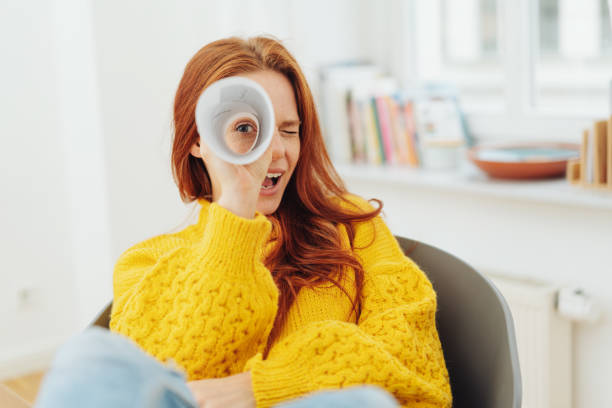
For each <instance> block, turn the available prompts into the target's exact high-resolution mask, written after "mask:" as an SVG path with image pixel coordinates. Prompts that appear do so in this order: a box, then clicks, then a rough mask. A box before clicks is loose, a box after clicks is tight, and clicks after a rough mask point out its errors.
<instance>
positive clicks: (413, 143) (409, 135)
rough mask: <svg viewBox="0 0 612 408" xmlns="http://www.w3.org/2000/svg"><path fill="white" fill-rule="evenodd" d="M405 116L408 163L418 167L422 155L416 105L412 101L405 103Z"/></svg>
mask: <svg viewBox="0 0 612 408" xmlns="http://www.w3.org/2000/svg"><path fill="white" fill-rule="evenodd" d="M403 117H404V122H405V124H404V126H405V133H404V134H405V137H406V144H407V146H408V163H409V164H410V165H411V166H413V167H417V166H419V165H420V162H421V160H420V157H419V150H418V139H417V133H416V126H415V124H414V107H413V103H412V101H405V103H404V105H403Z"/></svg>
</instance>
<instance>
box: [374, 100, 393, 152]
mask: <svg viewBox="0 0 612 408" xmlns="http://www.w3.org/2000/svg"><path fill="white" fill-rule="evenodd" d="M374 102H375V104H376V112H377V116H378V124H379V129H380V138H381V140H382V145H383V150H384V154H385V159H386V163H389V164H396V163H397V158H396V157H395V156H396V151H397V150H396V147H395V142H394V141H393V134H392V133H391V132H392V130H391V117H390V114H389V109H388V107H387V102H386V100H385V97H384V96H375V97H374Z"/></svg>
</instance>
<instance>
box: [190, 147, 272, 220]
mask: <svg viewBox="0 0 612 408" xmlns="http://www.w3.org/2000/svg"><path fill="white" fill-rule="evenodd" d="M200 154H201V155H202V160H204V164H205V165H206V169H207V170H208V174H209V176H210V178H211V182H212V184H213V192H214V197H213V200H214V201H217V203H218V204H219V205H220V206H222V207H225V208H227V209H228V210H230V211H232V212H233V213H234V214H236V215H239V216H241V217H244V218H253V217H254V215H255V211H256V207H257V200H258V199H259V192H260V191H261V185H262V183H263V182H264V180H265V178H266V174H267V172H268V168H269V167H270V163H271V162H272V149H270V148H268V149H267V150H266V151H265V152H264V154H263V155H262V156H261V157H260V158H258V159H257V160H255V161H254V162H253V163H249V164H244V165H239V164H232V163H228V162H226V161H225V160H223V159H221V158H220V157H218V156H217V155H215V154H214V152H213V151H212V150H211V149H210V148H209V147H208V146H206V144H205V143H203V142H202V140H200Z"/></svg>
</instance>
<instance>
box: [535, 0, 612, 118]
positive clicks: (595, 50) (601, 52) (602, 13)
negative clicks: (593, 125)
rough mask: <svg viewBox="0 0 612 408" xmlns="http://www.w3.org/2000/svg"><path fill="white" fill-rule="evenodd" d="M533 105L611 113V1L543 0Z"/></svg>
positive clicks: (585, 112)
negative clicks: (609, 88) (608, 110)
mask: <svg viewBox="0 0 612 408" xmlns="http://www.w3.org/2000/svg"><path fill="white" fill-rule="evenodd" d="M537 3H538V8H537V10H535V11H536V13H537V26H538V30H537V32H536V33H535V34H537V35H538V37H539V38H537V40H536V41H534V44H535V45H536V52H535V55H536V59H535V61H534V76H535V78H534V88H535V89H534V105H535V106H536V107H539V108H541V109H543V110H551V111H563V112H568V113H571V112H575V113H579V114H588V113H589V112H593V113H596V114H601V115H604V114H605V113H606V112H607V109H608V105H607V104H608V100H609V94H608V92H609V91H608V86H609V82H610V80H611V79H612V42H611V38H610V19H609V11H608V2H607V0H580V1H576V0H539V1H538V2H537Z"/></svg>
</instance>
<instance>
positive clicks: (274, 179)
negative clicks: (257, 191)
mask: <svg viewBox="0 0 612 408" xmlns="http://www.w3.org/2000/svg"><path fill="white" fill-rule="evenodd" d="M281 177H282V174H281V173H268V175H267V176H266V179H265V180H264V182H263V184H262V185H261V188H262V190H269V189H271V188H274V186H276V185H277V184H278V181H279V180H280V178H281Z"/></svg>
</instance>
